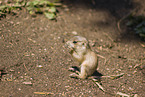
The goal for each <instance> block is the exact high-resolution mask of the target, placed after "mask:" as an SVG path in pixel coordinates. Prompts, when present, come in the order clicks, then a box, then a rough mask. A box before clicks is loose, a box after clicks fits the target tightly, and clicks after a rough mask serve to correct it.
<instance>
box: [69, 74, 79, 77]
mask: <svg viewBox="0 0 145 97" xmlns="http://www.w3.org/2000/svg"><path fill="white" fill-rule="evenodd" d="M69 77H71V78H78V74H76V73H72V74H70V75H69Z"/></svg>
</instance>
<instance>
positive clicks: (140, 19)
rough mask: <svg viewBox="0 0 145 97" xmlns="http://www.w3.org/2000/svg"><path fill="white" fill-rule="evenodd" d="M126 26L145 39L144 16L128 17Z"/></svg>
mask: <svg viewBox="0 0 145 97" xmlns="http://www.w3.org/2000/svg"><path fill="white" fill-rule="evenodd" d="M127 26H129V27H131V28H132V29H133V30H134V31H135V33H136V34H138V35H139V36H140V37H142V38H144V39H145V17H144V16H137V17H135V16H130V17H129V21H128V22H127Z"/></svg>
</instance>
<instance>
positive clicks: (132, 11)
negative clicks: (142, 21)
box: [117, 7, 139, 32]
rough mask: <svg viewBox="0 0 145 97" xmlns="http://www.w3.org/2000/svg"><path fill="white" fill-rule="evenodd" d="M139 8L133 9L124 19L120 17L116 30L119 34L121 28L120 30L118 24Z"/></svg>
mask: <svg viewBox="0 0 145 97" xmlns="http://www.w3.org/2000/svg"><path fill="white" fill-rule="evenodd" d="M138 8H139V7H137V8H135V9H134V10H132V11H131V12H129V13H128V14H127V15H125V16H124V17H122V18H121V19H120V20H119V21H118V22H117V28H118V30H119V32H121V28H120V24H121V22H122V21H123V20H124V19H126V18H127V17H128V16H129V15H131V14H132V13H133V12H135V11H136V10H137V9H138Z"/></svg>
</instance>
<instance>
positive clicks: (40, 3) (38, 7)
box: [0, 0, 61, 19]
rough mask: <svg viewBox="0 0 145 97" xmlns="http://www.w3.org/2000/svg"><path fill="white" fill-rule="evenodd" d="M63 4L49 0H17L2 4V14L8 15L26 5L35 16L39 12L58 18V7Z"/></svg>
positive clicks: (0, 10)
mask: <svg viewBox="0 0 145 97" xmlns="http://www.w3.org/2000/svg"><path fill="white" fill-rule="evenodd" d="M57 6H61V4H60V3H51V2H50V1H48V0H32V1H28V2H27V1H21V2H19V0H17V2H15V3H11V4H6V5H1V6H0V16H2V15H6V13H10V12H12V11H13V10H16V9H18V8H19V9H21V8H22V7H25V8H26V9H27V10H28V11H29V13H30V14H31V15H32V16H34V15H36V14H37V13H41V14H44V15H45V16H46V17H47V18H48V19H55V18H56V12H57V10H56V7H57Z"/></svg>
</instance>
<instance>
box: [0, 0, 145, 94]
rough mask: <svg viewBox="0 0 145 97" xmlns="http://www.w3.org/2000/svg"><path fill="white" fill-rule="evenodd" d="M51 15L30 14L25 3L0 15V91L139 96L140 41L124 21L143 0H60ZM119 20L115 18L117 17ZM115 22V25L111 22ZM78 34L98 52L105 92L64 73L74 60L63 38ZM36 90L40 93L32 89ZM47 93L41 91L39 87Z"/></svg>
mask: <svg viewBox="0 0 145 97" xmlns="http://www.w3.org/2000/svg"><path fill="white" fill-rule="evenodd" d="M61 3H62V4H63V5H65V7H60V8H58V11H59V12H58V13H57V18H56V20H48V19H47V18H46V17H45V16H44V15H37V17H32V16H30V15H29V14H28V12H27V11H26V9H25V8H23V9H22V10H19V11H17V14H16V15H11V14H7V16H6V17H5V18H1V20H0V70H1V71H0V73H1V75H2V76H1V81H0V96H1V97H42V96H52V97H63V96H65V97H115V96H116V97H120V96H118V95H110V94H109V93H116V92H122V93H125V94H128V95H131V96H134V95H135V97H136V96H137V97H145V42H144V41H142V40H141V38H140V37H138V36H137V35H135V34H134V32H133V31H132V30H130V29H128V28H127V27H126V25H125V20H123V18H124V17H126V16H127V14H129V13H132V12H133V13H134V14H135V15H145V0H63V1H61ZM120 20H122V21H121V22H119V21H120ZM118 23H120V29H119V27H118V26H117V24H118ZM74 35H81V36H84V37H86V38H87V39H88V40H89V41H90V45H91V48H92V50H93V51H95V52H96V53H98V54H99V55H100V56H103V57H104V59H103V58H99V62H98V64H99V66H98V70H97V71H98V72H99V73H100V74H102V75H104V76H105V75H117V74H121V73H125V74H124V75H123V76H122V77H120V78H117V79H114V80H112V79H110V78H102V79H101V84H102V86H103V87H104V89H105V90H107V91H108V92H109V93H105V92H103V91H101V90H100V89H99V87H98V86H97V85H96V84H95V83H94V82H93V81H91V80H89V79H86V80H80V79H73V78H70V77H69V74H71V72H70V71H68V68H69V67H71V66H78V65H79V64H78V63H77V62H76V61H75V60H74V59H73V58H72V57H71V55H70V54H69V51H68V49H67V48H65V46H64V45H65V41H66V40H67V39H70V38H72V37H73V36H74ZM37 92H40V93H42V94H38V93H37ZM45 92H47V93H50V95H46V94H45V95H44V94H43V93H45Z"/></svg>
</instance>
